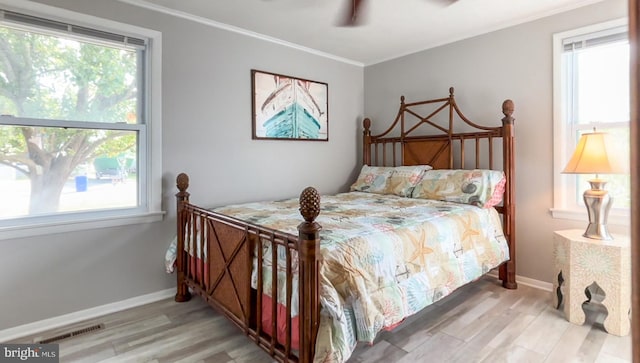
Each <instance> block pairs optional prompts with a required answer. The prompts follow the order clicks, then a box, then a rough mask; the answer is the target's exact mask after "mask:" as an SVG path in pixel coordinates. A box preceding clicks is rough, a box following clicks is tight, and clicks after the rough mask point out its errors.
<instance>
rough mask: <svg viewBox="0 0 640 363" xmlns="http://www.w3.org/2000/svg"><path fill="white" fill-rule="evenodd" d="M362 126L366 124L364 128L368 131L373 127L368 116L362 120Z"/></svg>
mask: <svg viewBox="0 0 640 363" xmlns="http://www.w3.org/2000/svg"><path fill="white" fill-rule="evenodd" d="M362 126H364V130H365V131H367V130H369V129H370V128H371V120H370V119H369V118H368V117H367V118H365V119H364V120H362Z"/></svg>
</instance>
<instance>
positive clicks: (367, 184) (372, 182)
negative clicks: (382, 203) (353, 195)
mask: <svg viewBox="0 0 640 363" xmlns="http://www.w3.org/2000/svg"><path fill="white" fill-rule="evenodd" d="M392 173H393V168H392V167H386V166H368V165H363V166H362V169H361V170H360V175H358V179H357V180H356V182H355V183H353V185H351V191H352V192H353V191H356V192H367V193H376V194H384V193H385V192H386V190H387V184H389V178H391V174H392Z"/></svg>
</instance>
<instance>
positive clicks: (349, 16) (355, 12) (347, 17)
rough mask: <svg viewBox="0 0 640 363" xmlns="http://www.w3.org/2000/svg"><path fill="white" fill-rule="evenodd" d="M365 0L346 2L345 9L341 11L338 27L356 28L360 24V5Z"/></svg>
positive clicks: (349, 0) (348, 0)
mask: <svg viewBox="0 0 640 363" xmlns="http://www.w3.org/2000/svg"><path fill="white" fill-rule="evenodd" d="M364 3H365V0H347V7H345V9H344V11H343V15H342V16H341V19H340V21H339V22H338V25H339V26H357V25H359V24H361V23H362V20H363V19H362V12H361V10H362V5H363V4H364Z"/></svg>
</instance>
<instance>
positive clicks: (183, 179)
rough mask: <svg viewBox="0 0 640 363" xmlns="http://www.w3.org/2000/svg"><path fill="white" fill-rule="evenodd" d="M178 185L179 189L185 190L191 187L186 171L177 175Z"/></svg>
mask: <svg viewBox="0 0 640 363" xmlns="http://www.w3.org/2000/svg"><path fill="white" fill-rule="evenodd" d="M176 186H177V187H178V190H179V191H181V192H184V191H186V190H187V188H189V176H188V175H187V174H185V173H180V174H178V176H177V177H176Z"/></svg>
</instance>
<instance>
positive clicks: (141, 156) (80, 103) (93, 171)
mask: <svg viewBox="0 0 640 363" xmlns="http://www.w3.org/2000/svg"><path fill="white" fill-rule="evenodd" d="M43 8H45V9H43ZM38 9H39V10H40V11H42V12H43V13H46V14H47V15H46V16H42V15H39V14H34V13H29V14H27V12H20V11H14V10H13V9H11V10H8V9H3V10H0V200H2V203H0V239H4V238H11V237H16V236H25V235H33V234H42V233H50V232H55V231H69V230H75V229H86V228H93V227H99V226H111V225H121V224H131V223H140V222H144V221H152V220H158V219H161V217H162V213H161V211H160V172H161V171H160V170H159V169H160V150H161V149H160V132H159V125H160V118H159V117H160V113H159V109H160V108H159V103H160V102H159V100H160V98H159V94H160V92H159V90H160V89H159V72H158V70H159V61H158V60H159V59H160V58H159V56H160V55H159V50H160V35H159V33H157V32H153V31H148V30H145V29H141V28H137V27H133V26H130V25H126V24H118V23H115V22H111V21H106V20H103V19H97V18H93V17H89V16H85V15H81V14H76V13H72V12H68V11H63V10H60V9H56V8H50V7H46V6H42V5H38ZM53 16H55V18H54V17H53ZM60 19H64V20H63V21H61V20H60ZM83 24H92V25H91V26H85V25H83ZM151 70H154V72H151ZM154 125H157V126H156V127H153V126H154Z"/></svg>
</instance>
